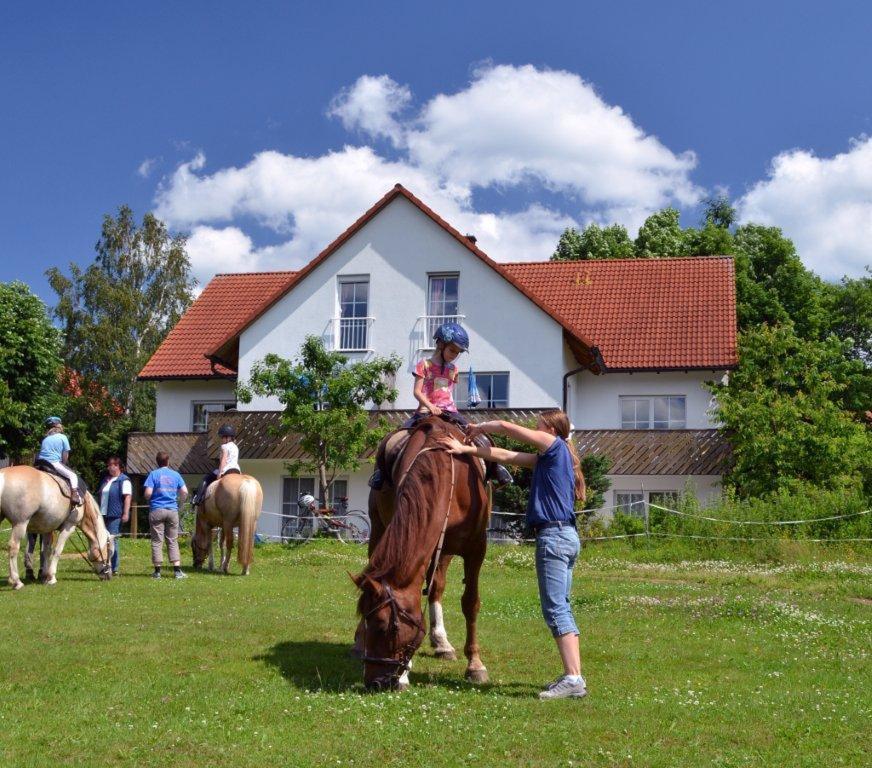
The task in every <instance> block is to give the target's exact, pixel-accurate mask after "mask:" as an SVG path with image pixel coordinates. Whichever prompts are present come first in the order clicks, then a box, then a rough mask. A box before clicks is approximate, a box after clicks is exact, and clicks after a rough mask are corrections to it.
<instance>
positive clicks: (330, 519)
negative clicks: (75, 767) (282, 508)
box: [281, 493, 370, 544]
mask: <svg viewBox="0 0 872 768" xmlns="http://www.w3.org/2000/svg"><path fill="white" fill-rule="evenodd" d="M297 509H298V511H299V514H297V515H296V517H291V518H287V519H286V520H285V521H283V522H282V534H281V535H282V538H283V539H284V538H288V539H295V540H297V541H309V540H310V539H313V538H314V537H315V536H317V535H319V534H329V535H333V536H336V538H337V539H339V540H340V541H343V542H345V543H350V542H353V543H356V544H365V543H366V542H367V541H369V533H370V525H369V515H368V514H367V513H366V512H364V511H363V510H361V509H352V510H349V509H348V497H347V496H341V497H339V498H338V499H337V501H336V502H335V503H334V504H333V507H332V508H327V509H319V508H318V504H317V502H316V501H315V499H314V497H313V496H312V495H311V494H308V493H301V494H300V497H299V499H298V500H297Z"/></svg>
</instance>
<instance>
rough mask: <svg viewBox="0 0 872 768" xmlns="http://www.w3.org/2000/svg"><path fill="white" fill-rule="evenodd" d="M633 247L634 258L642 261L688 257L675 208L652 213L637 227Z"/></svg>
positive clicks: (685, 242) (682, 231)
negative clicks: (666, 257)
mask: <svg viewBox="0 0 872 768" xmlns="http://www.w3.org/2000/svg"><path fill="white" fill-rule="evenodd" d="M635 246H636V256H638V257H639V258H643V259H650V258H656V257H658V256H686V255H688V250H687V241H686V237H685V234H684V230H682V228H681V223H680V222H679V213H678V211H677V210H676V209H675V208H664V209H663V210H662V211H657V212H656V213H652V214H651V215H650V216H649V217H648V218H647V219H645V221H644V223H643V224H642V226H641V227H639V234H638V235H637V236H636V243H635Z"/></svg>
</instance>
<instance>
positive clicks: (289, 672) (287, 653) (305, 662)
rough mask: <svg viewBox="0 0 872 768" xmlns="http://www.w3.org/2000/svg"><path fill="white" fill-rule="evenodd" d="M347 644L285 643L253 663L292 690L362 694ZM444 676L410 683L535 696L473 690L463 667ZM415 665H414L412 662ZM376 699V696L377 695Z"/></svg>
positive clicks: (531, 689) (497, 688)
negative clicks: (276, 673)
mask: <svg viewBox="0 0 872 768" xmlns="http://www.w3.org/2000/svg"><path fill="white" fill-rule="evenodd" d="M350 649H351V646H350V644H348V643H329V642H323V641H318V640H302V641H293V640H288V641H285V642H282V643H276V644H275V645H274V646H272V648H270V649H269V650H268V651H267V652H266V653H264V654H261V655H258V656H255V657H254V660H255V661H262V662H264V663H266V664H270V665H271V666H273V667H275V668H276V669H278V670H279V672H280V673H281V675H282V677H284V678H285V679H286V680H287V681H288V682H289V683H290V684H291V685H292V686H294V688H298V689H300V690H304V691H313V690H321V691H329V692H333V693H341V692H345V691H349V692H354V693H361V694H363V693H365V691H364V687H363V662H361V661H360V660H359V659H356V658H353V657H352V656H351V655H350V653H349V651H350ZM448 664H449V663H446V669H445V671H444V672H437V673H433V672H427V671H420V672H419V671H416V670H415V669H414V666H413V669H412V672H411V673H410V675H409V682H410V683H411V685H412V687H413V688H415V687H420V688H425V687H427V686H438V687H440V688H451V689H453V690H459V689H467V688H473V687H474V688H477V689H478V690H480V691H481V692H482V693H488V694H491V695H496V696H506V697H510V698H525V699H526V698H530V697H533V696H535V695H536V694H537V693H538V692H539V690H540V687H539V686H535V685H531V684H529V683H508V684H505V683H504V684H500V685H494V684H491V683H488V684H485V685H478V686H473V685H472V684H471V683H468V682H466V681H465V680H464V678H463V671H464V664H465V662H463V661H461V662H460V663H454V664H452V666H450V667H449V666H448ZM413 665H414V662H413ZM376 695H377V694H376Z"/></svg>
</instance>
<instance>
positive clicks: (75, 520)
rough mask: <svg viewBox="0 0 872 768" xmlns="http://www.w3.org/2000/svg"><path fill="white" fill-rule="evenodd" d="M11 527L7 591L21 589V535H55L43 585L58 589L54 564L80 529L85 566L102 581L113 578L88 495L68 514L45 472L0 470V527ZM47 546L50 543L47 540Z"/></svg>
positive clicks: (102, 529) (107, 545) (105, 537)
mask: <svg viewBox="0 0 872 768" xmlns="http://www.w3.org/2000/svg"><path fill="white" fill-rule="evenodd" d="M2 520H8V521H9V522H10V523H11V524H12V536H11V538H10V541H9V585H10V586H11V587H12V588H13V589H21V588H22V587H23V586H24V584H23V583H22V581H21V579H20V578H19V577H18V551H19V548H20V547H21V541H22V539H23V538H24V536H25V534H26V533H27V532H28V531H30V532H31V533H43V534H48V533H51V532H52V531H55V530H57V529H60V533H59V535H58V537H57V542H56V543H55V546H54V551H53V552H52V557H51V562H50V563H49V565H48V570H47V572H46V574H45V581H46V584H56V583H57V575H56V574H57V569H58V561H59V560H60V557H61V552H63V549H64V544H66V542H67V539H68V538H69V537H70V534H71V533H72V532H73V529H75V528H77V527H78V528H79V529H81V531H82V533H84V534H85V537H86V538H87V539H88V544H89V547H88V555H87V560H88V562H89V563H90V564H91V566H92V567H94V568H95V570H96V571H97V573H98V575H99V576H100V578H102V579H108V578H110V577H111V575H112V567H111V566H110V564H109V558H110V556H111V553H112V549H111V548H112V546H113V545H112V539H111V537H110V536H109V532H108V531H107V530H106V526H105V525H104V523H103V517H102V516H101V515H100V509H99V507H98V506H97V503H96V502H95V501H94V497H93V496H91V494H90V493H85V494H84V498H83V500H82V503H81V504H79V505H78V506H77V507H75V508H73V509H70V500H69V499H68V498H67V497H66V496H64V495H63V493H61V487H60V485H59V484H58V481H57V480H56V479H55V478H54V477H52V476H51V475H49V474H48V473H46V472H42V471H40V470H38V469H34V468H33V467H28V466H24V465H21V466H16V467H6V468H5V469H0V521H2ZM46 540H49V541H50V540H51V536H47V537H46Z"/></svg>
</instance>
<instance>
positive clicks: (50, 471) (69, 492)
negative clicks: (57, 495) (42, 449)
mask: <svg viewBox="0 0 872 768" xmlns="http://www.w3.org/2000/svg"><path fill="white" fill-rule="evenodd" d="M33 466H34V468H35V469H38V470H39V471H40V472H45V473H46V474H47V475H49V476H50V477H51V479H52V480H54V481H55V482H56V483H57V484H58V490H60V492H61V496H63V497H64V498H65V499H69V502H70V509H74V508H75V506H76V504H75V503H74V501H73V489H72V487H71V486H70V481H69V480H68V479H67V478H66V477H64V476H63V475H62V474H60V473H59V472H58V471H57V470H56V469H55V468H54V467H53V466H52V465H51V464H49V463H48V462H47V461H43V460H42V459H37V460H36V462H35V463H34V465H33ZM76 477H78V478H79V496H80V497H81V498H83V499H84V498H85V494H86V493H87V492H88V488H87V486H86V485H85V481H84V480H82V478H81V476H79V473H78V472H77V473H76Z"/></svg>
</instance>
